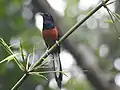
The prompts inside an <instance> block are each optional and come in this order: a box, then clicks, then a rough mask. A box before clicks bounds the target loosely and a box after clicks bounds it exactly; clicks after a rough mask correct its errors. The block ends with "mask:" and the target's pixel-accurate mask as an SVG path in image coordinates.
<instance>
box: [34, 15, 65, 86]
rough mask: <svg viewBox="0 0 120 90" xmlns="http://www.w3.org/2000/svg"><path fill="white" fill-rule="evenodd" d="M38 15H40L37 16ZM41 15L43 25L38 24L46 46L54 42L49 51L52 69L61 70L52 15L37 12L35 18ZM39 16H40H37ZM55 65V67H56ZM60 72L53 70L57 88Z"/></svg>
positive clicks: (60, 80)
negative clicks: (53, 46)
mask: <svg viewBox="0 0 120 90" xmlns="http://www.w3.org/2000/svg"><path fill="white" fill-rule="evenodd" d="M38 15H40V16H38ZM41 16H42V20H41V23H43V26H39V25H38V27H40V28H41V29H42V36H43V39H44V42H45V44H46V46H47V49H49V48H50V47H51V46H52V45H54V44H56V48H55V49H54V50H53V52H51V55H52V57H53V68H54V71H56V70H57V71H58V70H59V71H62V65H61V61H60V55H59V54H60V46H59V44H58V43H57V41H58V40H59V33H58V30H57V28H56V26H55V23H54V20H53V17H52V16H51V15H50V14H48V13H37V14H36V19H38V20H39V19H40V18H41ZM37 17H40V18H37ZM38 20H36V24H39V23H40V22H39V21H38ZM56 67H57V68H56ZM62 77H63V75H62V73H60V72H55V80H56V82H57V85H58V87H59V88H61V84H62Z"/></svg>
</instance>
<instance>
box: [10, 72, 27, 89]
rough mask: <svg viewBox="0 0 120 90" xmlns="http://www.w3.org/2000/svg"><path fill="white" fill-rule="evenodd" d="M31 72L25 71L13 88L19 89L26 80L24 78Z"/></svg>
mask: <svg viewBox="0 0 120 90" xmlns="http://www.w3.org/2000/svg"><path fill="white" fill-rule="evenodd" d="M28 75H29V74H27V73H25V74H24V75H23V76H22V77H21V78H20V80H19V81H18V82H17V83H16V84H15V85H14V86H13V87H12V89H11V90H17V89H18V88H19V86H20V85H21V84H22V83H23V82H24V80H25V79H26V78H27V77H28Z"/></svg>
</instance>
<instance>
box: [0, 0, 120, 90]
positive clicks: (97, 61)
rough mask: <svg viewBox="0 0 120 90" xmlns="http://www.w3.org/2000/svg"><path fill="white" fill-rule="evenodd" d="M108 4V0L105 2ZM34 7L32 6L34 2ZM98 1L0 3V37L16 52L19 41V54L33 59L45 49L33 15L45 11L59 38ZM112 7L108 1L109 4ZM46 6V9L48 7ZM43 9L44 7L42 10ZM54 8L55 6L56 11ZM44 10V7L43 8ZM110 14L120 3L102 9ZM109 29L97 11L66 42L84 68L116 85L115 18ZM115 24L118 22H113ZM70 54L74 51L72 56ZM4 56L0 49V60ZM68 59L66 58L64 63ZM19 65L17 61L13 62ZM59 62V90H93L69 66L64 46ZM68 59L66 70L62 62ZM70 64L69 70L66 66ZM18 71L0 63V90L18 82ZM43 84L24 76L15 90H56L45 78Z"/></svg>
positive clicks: (119, 64)
mask: <svg viewBox="0 0 120 90" xmlns="http://www.w3.org/2000/svg"><path fill="white" fill-rule="evenodd" d="M110 1H111V0H110ZM36 2H37V3H36ZM99 2H101V1H99V0H89V1H88V0H48V2H46V0H0V38H3V39H4V40H5V41H6V43H7V44H8V45H11V47H12V50H13V51H14V52H15V53H16V52H19V43H20V38H21V39H22V43H23V47H24V51H25V52H26V53H27V55H28V54H30V53H32V52H33V47H36V48H35V51H36V57H35V58H36V60H37V59H38V58H39V57H40V56H41V55H42V54H43V53H44V52H45V50H46V47H45V45H44V42H43V40H42V36H41V33H40V31H39V30H38V29H37V28H36V27H35V24H34V22H35V20H34V16H35V14H36V13H37V12H40V11H41V12H47V11H48V12H49V13H51V14H52V15H53V16H55V17H54V19H55V22H56V23H57V24H58V26H59V28H60V30H61V31H62V33H65V32H67V31H68V30H69V29H70V28H71V27H72V26H73V25H74V24H75V23H76V22H78V21H79V20H81V19H82V18H84V17H85V16H86V14H87V13H88V12H89V11H90V10H92V9H93V8H95V7H96V6H97V4H98V3H99ZM111 2H112V1H111ZM48 3H49V5H48ZM47 5H48V6H47ZM57 6H58V7H57ZM48 7H50V8H49V9H48ZM108 7H109V9H110V10H111V11H112V12H113V13H118V14H119V13H120V9H119V8H120V1H119V0H116V2H114V3H112V4H110V5H108ZM113 18H114V20H115V25H116V28H117V30H116V29H115V26H114V24H113V23H111V18H110V16H109V14H108V12H107V10H106V9H105V8H101V9H100V10H98V11H97V12H96V13H95V14H94V15H93V16H91V17H90V18H89V19H88V20H87V21H86V22H85V23H84V24H83V25H82V26H80V27H79V28H78V29H77V30H76V31H75V32H74V33H72V35H70V36H69V38H68V39H69V40H70V41H72V42H73V43H74V44H75V45H76V46H77V47H76V48H77V49H78V50H79V49H80V50H81V51H82V52H81V53H83V54H84V56H85V58H87V60H89V61H87V62H88V63H92V64H91V65H93V64H94V65H95V66H97V67H99V68H100V69H101V70H102V71H103V72H104V73H105V74H106V75H108V77H110V82H114V81H115V83H116V84H117V85H118V86H120V83H119V82H120V74H119V70H120V40H119V36H120V33H119V32H120V29H119V28H120V23H119V22H118V21H117V19H116V18H115V17H113ZM118 18H119V20H120V17H118ZM75 53H76V52H75ZM7 56H8V53H7V52H6V51H5V50H4V49H3V48H2V47H0V60H3V59H4V58H6V57H7ZM68 57H69V58H68ZM17 58H18V59H19V60H21V59H20V57H17ZM61 58H62V59H63V60H62V63H63V69H65V70H67V71H68V72H67V73H66V74H68V76H69V78H67V77H64V78H65V79H64V80H63V82H64V83H63V88H62V90H97V89H96V88H95V86H94V85H92V83H90V82H89V80H87V78H86V75H85V74H84V73H83V72H84V71H82V70H81V69H80V68H79V67H78V66H77V63H76V62H75V58H73V56H72V54H70V53H69V50H68V51H67V50H66V49H65V48H64V47H63V48H62V52H61ZM68 59H71V60H70V63H68V65H66V64H65V63H67V61H66V60H68ZM69 64H70V65H69ZM22 75H23V72H22V71H21V70H20V69H19V68H18V66H17V65H16V64H15V63H14V61H11V62H9V63H2V64H0V90H10V89H11V87H12V86H13V85H14V84H15V83H16V82H17V81H18V80H19V78H20V77H21V76H22ZM47 77H49V80H50V83H49V81H46V80H44V79H43V78H41V77H39V76H29V77H28V78H27V80H25V82H24V83H23V84H22V85H21V86H20V88H19V90H59V89H58V88H57V86H55V84H54V81H52V80H53V78H54V77H52V75H51V74H47Z"/></svg>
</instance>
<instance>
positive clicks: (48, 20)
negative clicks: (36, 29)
mask: <svg viewBox="0 0 120 90" xmlns="http://www.w3.org/2000/svg"><path fill="white" fill-rule="evenodd" d="M40 15H42V16H43V30H44V29H51V28H54V26H55V25H54V20H53V17H52V16H51V14H49V13H40Z"/></svg>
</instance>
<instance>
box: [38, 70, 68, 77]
mask: <svg viewBox="0 0 120 90" xmlns="http://www.w3.org/2000/svg"><path fill="white" fill-rule="evenodd" d="M54 72H56V73H58V72H59V73H62V74H64V75H65V76H66V77H68V76H67V74H66V73H64V72H63V71H44V72H37V73H39V74H45V73H54Z"/></svg>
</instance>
